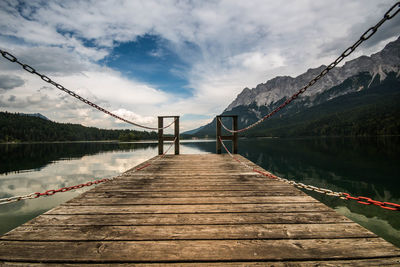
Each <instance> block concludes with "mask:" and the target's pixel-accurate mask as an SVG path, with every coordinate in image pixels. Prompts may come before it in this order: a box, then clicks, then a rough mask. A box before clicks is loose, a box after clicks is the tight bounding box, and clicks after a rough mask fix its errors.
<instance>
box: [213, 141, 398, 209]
mask: <svg viewBox="0 0 400 267" xmlns="http://www.w3.org/2000/svg"><path fill="white" fill-rule="evenodd" d="M219 140H220V142H221V144H222V146H223V147H224V149H225V151H226V152H227V153H228V154H229V156H231V157H232V158H233V159H234V160H235V161H237V162H238V163H240V164H241V165H243V166H245V167H246V168H248V169H251V170H252V171H254V172H256V173H259V174H261V175H263V176H265V177H267V178H269V179H274V180H277V181H281V182H284V183H287V184H290V185H293V186H295V187H297V188H301V189H305V190H308V191H314V192H317V193H320V194H324V195H328V196H334V197H339V198H341V199H345V200H355V201H357V202H358V203H360V204H364V205H371V204H373V205H376V206H378V207H381V208H383V209H387V210H394V211H400V205H399V204H396V203H391V202H381V201H377V200H373V199H371V198H369V197H361V196H360V197H353V196H351V195H350V194H349V193H344V192H335V191H332V190H330V189H326V188H322V187H317V186H313V185H306V184H303V183H299V182H296V181H293V180H288V179H285V178H281V177H279V176H276V175H274V174H272V173H270V172H267V171H260V170H257V169H256V168H255V167H251V166H250V165H248V164H247V163H245V162H243V161H240V160H239V159H238V158H237V157H235V156H233V155H232V153H231V152H230V151H229V150H228V148H227V147H226V146H225V144H224V142H223V141H222V139H221V137H220V138H219Z"/></svg>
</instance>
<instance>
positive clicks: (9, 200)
mask: <svg viewBox="0 0 400 267" xmlns="http://www.w3.org/2000/svg"><path fill="white" fill-rule="evenodd" d="M176 139H177V137H175V139H174V141H173V142H172V143H171V145H170V146H169V147H168V149H167V150H166V151H165V152H164V154H162V155H160V156H158V157H157V158H155V159H154V160H152V161H151V162H149V163H146V164H145V165H143V166H140V167H137V168H135V169H134V172H137V171H141V170H143V169H145V168H147V167H149V166H151V165H152V164H153V163H154V162H156V161H158V160H161V159H162V158H163V157H164V156H165V155H166V154H167V153H168V151H169V150H170V149H171V147H172V146H173V145H174V143H175V141H176ZM123 176H124V174H122V175H120V176H116V177H111V178H104V179H100V180H95V181H89V182H87V183H84V184H78V185H74V186H69V187H62V188H59V189H50V190H46V191H45V192H43V193H39V192H36V193H30V194H28V195H21V196H13V197H8V198H0V205H3V204H9V203H13V202H17V201H21V200H27V199H35V198H38V197H41V196H52V195H54V194H56V193H59V192H68V191H71V190H76V189H80V188H83V187H86V186H92V185H97V184H100V183H105V182H110V181H113V180H115V179H117V178H119V177H123Z"/></svg>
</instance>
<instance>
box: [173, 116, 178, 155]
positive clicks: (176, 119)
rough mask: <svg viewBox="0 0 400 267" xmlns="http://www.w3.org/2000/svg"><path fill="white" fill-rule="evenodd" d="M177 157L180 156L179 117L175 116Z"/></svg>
mask: <svg viewBox="0 0 400 267" xmlns="http://www.w3.org/2000/svg"><path fill="white" fill-rule="evenodd" d="M174 118H175V123H174V124H175V131H174V132H175V138H176V139H175V155H179V116H175V117H174Z"/></svg>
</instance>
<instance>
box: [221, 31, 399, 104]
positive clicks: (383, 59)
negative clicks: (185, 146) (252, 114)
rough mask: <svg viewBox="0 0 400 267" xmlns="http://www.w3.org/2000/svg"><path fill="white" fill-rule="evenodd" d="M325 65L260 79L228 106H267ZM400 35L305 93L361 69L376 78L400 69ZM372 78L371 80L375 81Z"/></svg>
mask: <svg viewBox="0 0 400 267" xmlns="http://www.w3.org/2000/svg"><path fill="white" fill-rule="evenodd" d="M324 68H326V66H325V65H321V66H319V67H317V68H310V69H308V70H307V71H306V72H305V73H303V74H300V75H299V76H297V77H294V78H293V77H290V76H277V77H275V78H273V79H270V80H268V81H267V82H266V83H261V84H259V85H257V86H256V87H255V88H253V89H249V88H245V89H244V90H243V91H242V92H241V93H240V94H239V95H238V96H237V97H236V99H235V100H234V101H233V102H232V103H231V104H230V105H229V106H228V107H227V108H226V109H225V111H229V110H232V109H233V108H234V107H238V106H248V105H250V104H252V103H255V104H256V105H257V106H259V107H260V106H267V105H269V104H271V103H274V102H276V101H279V100H281V99H282V98H285V97H288V96H291V95H292V94H294V93H295V92H296V91H298V90H299V89H300V88H302V87H303V86H304V85H306V84H307V83H308V82H309V81H310V80H311V79H312V78H313V77H315V76H316V75H318V74H319V73H320V72H321V71H322V70H323V69H324ZM399 71H400V37H399V38H398V39H397V40H395V41H394V42H391V43H389V44H387V45H386V46H385V48H384V49H383V50H381V51H380V52H378V53H375V54H373V55H371V56H360V57H358V58H356V59H353V60H350V61H347V62H346V63H345V64H344V65H343V66H342V67H336V68H335V69H332V70H331V71H330V72H329V73H328V74H327V75H326V76H325V77H323V78H322V79H320V80H319V81H318V82H317V83H315V84H314V85H313V86H312V87H310V88H309V89H308V90H307V91H306V92H305V93H304V94H303V95H304V96H312V95H316V94H319V93H321V92H323V91H325V90H327V89H329V88H331V87H333V86H335V85H338V84H340V83H342V82H343V81H344V80H345V79H347V78H349V77H351V76H353V75H356V74H358V73H360V72H369V73H370V74H371V76H373V78H372V80H373V79H374V77H375V75H377V74H379V75H380V79H384V78H385V77H386V73H388V72H396V73H400V72H399ZM372 80H371V81H372Z"/></svg>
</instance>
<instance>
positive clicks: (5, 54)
mask: <svg viewBox="0 0 400 267" xmlns="http://www.w3.org/2000/svg"><path fill="white" fill-rule="evenodd" d="M0 53H1V55H2V56H3V57H4V58H5V59H7V60H9V61H11V62H14V63H17V64H19V65H20V66H21V67H22V68H23V69H24V70H25V71H27V72H29V73H31V74H36V75H37V76H39V77H40V78H41V79H42V80H43V81H45V82H47V83H49V84H51V85H53V86H55V87H56V88H57V89H59V90H61V91H64V92H65V93H67V94H69V95H70V96H72V97H75V98H76V99H78V100H80V101H82V102H83V103H85V104H87V105H89V106H91V107H93V108H95V109H97V110H99V111H101V112H103V113H105V114H107V115H110V116H112V117H114V118H116V119H118V120H121V121H123V122H126V123H129V124H131V125H134V126H137V127H140V128H144V129H148V130H161V129H166V128H168V127H169V126H171V125H172V124H173V123H175V121H176V118H175V119H174V120H173V121H172V122H171V123H170V124H168V125H167V126H164V127H160V128H158V127H148V126H144V125H141V124H138V123H136V122H133V121H130V120H127V119H125V118H122V117H120V116H118V115H116V114H115V113H112V112H111V111H108V110H106V109H105V108H102V107H100V106H99V105H97V104H95V103H93V102H91V101H89V100H87V99H85V98H83V97H82V96H80V95H78V94H77V93H75V92H73V91H71V90H69V89H67V88H65V87H64V86H62V85H61V84H59V83H57V82H55V81H53V80H52V79H50V78H49V77H47V76H46V75H44V74H41V73H39V72H37V71H36V70H35V69H34V68H33V67H31V66H29V65H28V64H24V63H22V62H20V61H19V60H18V59H17V58H16V57H15V56H14V55H12V54H11V53H9V52H7V51H4V50H1V49H0Z"/></svg>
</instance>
